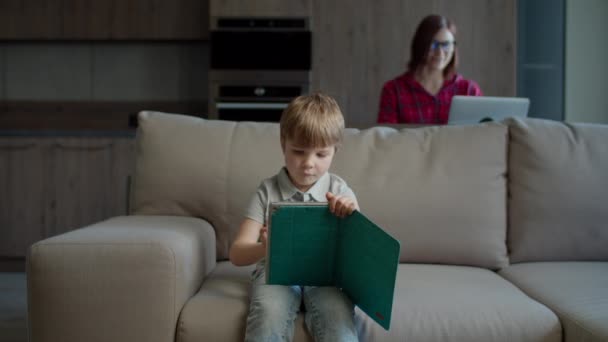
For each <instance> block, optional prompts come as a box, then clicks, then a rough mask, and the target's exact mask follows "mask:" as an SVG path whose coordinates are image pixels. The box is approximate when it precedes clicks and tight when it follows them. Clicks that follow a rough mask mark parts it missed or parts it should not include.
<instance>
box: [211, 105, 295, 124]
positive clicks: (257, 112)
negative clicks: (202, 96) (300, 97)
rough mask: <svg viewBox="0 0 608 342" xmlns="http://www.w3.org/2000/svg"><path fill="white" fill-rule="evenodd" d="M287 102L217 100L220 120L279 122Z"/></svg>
mask: <svg viewBox="0 0 608 342" xmlns="http://www.w3.org/2000/svg"><path fill="white" fill-rule="evenodd" d="M287 105H288V103H287V102H217V103H216V104H215V107H216V108H215V110H216V112H217V115H218V118H219V119H220V120H230V121H263V122H279V121H280V120H281V114H283V110H284V109H285V107H287Z"/></svg>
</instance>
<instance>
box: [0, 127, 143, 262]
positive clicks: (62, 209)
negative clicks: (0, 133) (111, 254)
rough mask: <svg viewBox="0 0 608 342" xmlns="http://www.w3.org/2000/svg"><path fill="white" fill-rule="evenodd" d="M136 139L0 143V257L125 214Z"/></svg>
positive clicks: (15, 254) (1, 140)
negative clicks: (42, 240)
mask: <svg viewBox="0 0 608 342" xmlns="http://www.w3.org/2000/svg"><path fill="white" fill-rule="evenodd" d="M134 145H135V143H134V139H133V138H128V137H111V138H109V137H94V138H89V137H87V138H85V137H52V138H13V137H2V138H0V186H1V187H2V190H1V191H0V227H1V229H0V257H23V256H25V253H26V251H27V248H28V246H29V245H31V244H32V243H34V242H36V241H38V240H41V239H44V238H47V237H50V236H53V235H57V234H61V233H64V232H66V231H69V230H73V229H76V228H80V227H83V226H85V225H88V224H91V223H95V222H98V221H101V220H104V219H106V218H109V217H112V216H116V215H125V214H127V211H128V208H127V206H128V184H129V177H130V175H131V174H132V171H133V163H134V159H135V156H134V151H135V148H134Z"/></svg>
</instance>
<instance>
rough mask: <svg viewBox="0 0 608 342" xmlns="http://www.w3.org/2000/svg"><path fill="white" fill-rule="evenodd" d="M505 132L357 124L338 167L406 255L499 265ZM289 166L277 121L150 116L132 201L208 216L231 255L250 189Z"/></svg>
mask: <svg viewBox="0 0 608 342" xmlns="http://www.w3.org/2000/svg"><path fill="white" fill-rule="evenodd" d="M506 138H507V128H506V126H504V125H500V124H488V125H477V126H462V127H441V128H439V127H434V128H420V129H404V130H401V131H397V130H395V129H392V128H386V127H385V128H374V129H369V130H364V131H358V130H355V129H352V130H348V132H347V134H346V137H345V141H344V144H343V146H342V147H341V148H340V150H339V151H338V154H337V156H336V159H335V162H334V166H333V168H332V171H333V172H335V173H337V174H338V175H339V176H341V177H342V178H344V179H345V180H346V181H347V182H348V183H349V186H350V187H351V188H352V189H353V190H354V191H355V193H356V194H357V197H358V199H359V202H360V204H361V208H362V211H363V213H364V214H366V215H367V216H369V217H370V218H371V219H372V220H375V221H377V222H378V223H379V224H380V225H381V226H383V227H384V228H385V229H386V230H387V231H388V232H390V233H391V234H392V235H394V236H395V237H396V238H398V239H399V240H401V242H402V254H401V260H402V261H410V262H423V263H424V262H430V263H447V264H463V265H473V266H481V267H487V268H494V269H497V268H500V267H502V266H505V265H506V264H507V256H506V243H505V240H506V180H505V173H506V146H507V142H506ZM282 165H283V157H282V154H281V149H280V144H279V127H278V125H277V124H271V123H242V122H241V123H234V122H224V121H209V120H203V119H198V118H193V117H186V116H179V115H169V114H163V113H156V112H143V113H141V114H140V128H139V131H138V157H137V172H136V175H135V177H134V179H135V183H134V187H133V201H132V202H133V206H132V207H133V209H134V212H135V213H137V214H165V215H167V214H171V215H190V216H196V217H203V218H205V219H206V220H208V221H209V222H211V223H212V224H213V226H214V229H215V230H216V234H217V238H218V241H217V246H218V254H217V255H218V258H219V259H224V258H226V257H227V256H228V248H229V244H230V241H231V240H232V239H233V238H234V235H235V234H236V231H237V230H238V225H239V223H240V221H241V220H242V218H243V216H242V215H243V208H244V207H245V206H246V204H247V201H248V200H249V199H250V197H251V194H252V193H253V192H254V191H255V189H256V187H257V186H258V185H259V183H260V182H261V180H262V179H264V178H266V177H270V176H272V175H274V174H275V173H276V172H277V171H278V170H279V168H280V167H281V166H282ZM471 165H475V167H474V168H473V169H471Z"/></svg>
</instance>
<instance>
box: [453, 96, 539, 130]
mask: <svg viewBox="0 0 608 342" xmlns="http://www.w3.org/2000/svg"><path fill="white" fill-rule="evenodd" d="M529 108H530V99H528V98H524V97H492V96H461V95H456V96H454V97H453V98H452V104H451V106H450V113H449V116H448V125H470V124H477V123H480V122H487V121H501V120H503V119H506V118H508V117H519V118H525V117H527V116H528V109H529Z"/></svg>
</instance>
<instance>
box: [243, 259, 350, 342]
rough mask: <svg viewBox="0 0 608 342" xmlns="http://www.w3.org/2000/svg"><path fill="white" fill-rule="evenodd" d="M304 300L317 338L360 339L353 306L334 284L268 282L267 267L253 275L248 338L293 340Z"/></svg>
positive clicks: (333, 341)
mask: <svg viewBox="0 0 608 342" xmlns="http://www.w3.org/2000/svg"><path fill="white" fill-rule="evenodd" d="M302 299H303V300H304V307H305V309H306V312H305V315H304V321H305V322H306V326H307V327H308V331H309V332H310V333H311V335H312V337H313V338H314V340H315V341H317V342H321V341H332V342H338V341H358V339H357V330H356V328H355V322H354V315H355V313H354V306H353V304H352V303H351V301H350V299H348V297H347V296H346V295H345V294H344V293H342V291H340V290H339V289H337V288H335V287H311V286H303V287H302V286H282V285H266V279H265V275H264V270H263V269H259V270H256V272H255V273H254V275H253V284H252V291H251V303H250V305H249V315H248V316H247V330H246V332H245V341H255V342H257V341H265V342H266V341H273V342H274V341H292V340H293V333H294V331H293V330H294V322H295V319H296V317H297V315H298V312H299V311H300V305H301V303H302Z"/></svg>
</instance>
